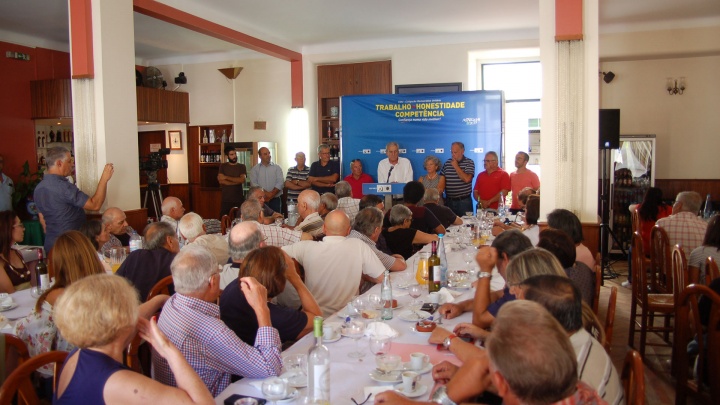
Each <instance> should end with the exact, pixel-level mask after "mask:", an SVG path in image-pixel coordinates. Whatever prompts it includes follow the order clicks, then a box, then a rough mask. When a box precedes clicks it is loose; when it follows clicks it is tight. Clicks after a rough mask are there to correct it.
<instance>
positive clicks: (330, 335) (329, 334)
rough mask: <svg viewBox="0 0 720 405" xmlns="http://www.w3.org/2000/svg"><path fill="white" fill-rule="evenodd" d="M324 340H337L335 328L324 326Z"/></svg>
mask: <svg viewBox="0 0 720 405" xmlns="http://www.w3.org/2000/svg"><path fill="white" fill-rule="evenodd" d="M323 338H325V339H328V340H330V339H334V338H335V328H333V327H332V325H323Z"/></svg>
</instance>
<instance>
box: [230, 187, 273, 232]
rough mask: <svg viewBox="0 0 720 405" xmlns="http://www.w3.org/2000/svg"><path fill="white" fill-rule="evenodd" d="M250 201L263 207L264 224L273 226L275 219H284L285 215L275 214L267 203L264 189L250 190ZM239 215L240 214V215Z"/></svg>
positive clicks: (252, 188) (254, 188) (253, 188)
mask: <svg viewBox="0 0 720 405" xmlns="http://www.w3.org/2000/svg"><path fill="white" fill-rule="evenodd" d="M247 199H248V201H257V202H259V203H260V205H261V206H262V212H263V221H264V222H263V223H265V224H271V223H273V222H275V219H277V218H282V217H283V215H282V214H281V213H279V212H275V211H274V210H273V209H272V208H270V206H269V205H267V204H266V203H265V192H264V191H263V189H262V187H259V186H252V187H250V188H249V189H248V198H247ZM238 215H239V214H238Z"/></svg>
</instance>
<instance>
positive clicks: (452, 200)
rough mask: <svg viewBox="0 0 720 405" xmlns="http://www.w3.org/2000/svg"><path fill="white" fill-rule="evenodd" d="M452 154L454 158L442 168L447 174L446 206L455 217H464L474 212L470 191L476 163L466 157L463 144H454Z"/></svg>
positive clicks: (451, 149) (451, 148)
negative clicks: (467, 213)
mask: <svg viewBox="0 0 720 405" xmlns="http://www.w3.org/2000/svg"><path fill="white" fill-rule="evenodd" d="M450 153H451V155H452V157H451V158H450V159H448V160H447V162H445V164H444V165H443V168H442V171H443V174H445V196H446V197H445V205H446V206H447V207H448V208H450V209H451V210H452V211H453V212H454V213H455V215H457V216H459V217H462V216H463V215H465V213H466V212H472V210H473V203H472V199H471V198H470V191H471V189H472V179H473V175H474V174H475V162H474V161H473V160H472V159H470V158H469V157H466V156H465V145H464V144H463V143H462V142H453V143H452V146H451V147H450Z"/></svg>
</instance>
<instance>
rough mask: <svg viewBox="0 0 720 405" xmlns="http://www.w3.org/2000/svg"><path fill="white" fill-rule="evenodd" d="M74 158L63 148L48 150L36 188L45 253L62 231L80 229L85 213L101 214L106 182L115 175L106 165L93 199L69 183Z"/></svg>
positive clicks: (111, 167) (111, 166) (34, 197)
mask: <svg viewBox="0 0 720 405" xmlns="http://www.w3.org/2000/svg"><path fill="white" fill-rule="evenodd" d="M74 166H75V159H73V157H72V156H70V151H68V150H67V149H65V148H63V147H55V148H50V149H48V152H47V171H46V172H45V174H44V175H43V179H42V181H41V182H40V184H38V185H37V187H36V188H35V192H34V194H33V199H34V200H35V204H37V208H38V211H40V212H41V213H42V215H43V217H44V219H45V224H46V232H47V233H46V234H45V251H46V252H49V251H50V249H52V247H53V245H54V244H55V239H57V237H58V236H60V235H61V234H62V233H63V232H65V231H69V230H78V229H80V227H81V226H82V224H84V223H85V210H88V211H98V210H99V209H100V207H102V205H103V203H104V202H105V195H106V194H107V183H108V182H109V181H110V178H111V177H112V175H113V165H112V163H108V164H106V165H105V168H104V169H103V172H102V174H101V175H100V181H99V182H98V185H97V189H96V191H95V194H94V195H93V196H92V197H90V196H88V195H87V194H85V193H83V192H82V191H80V190H79V189H78V188H77V187H75V185H74V184H71V183H70V182H69V181H68V180H67V176H69V175H70V174H72V172H73V167H74Z"/></svg>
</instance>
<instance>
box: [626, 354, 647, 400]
mask: <svg viewBox="0 0 720 405" xmlns="http://www.w3.org/2000/svg"><path fill="white" fill-rule="evenodd" d="M621 380H622V384H623V389H624V390H625V400H626V401H627V402H626V403H627V405H644V404H645V368H644V366H643V360H642V357H641V356H640V354H639V353H638V352H636V351H635V350H630V351H629V352H627V354H626V355H625V361H624V362H623V370H622V374H621Z"/></svg>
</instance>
